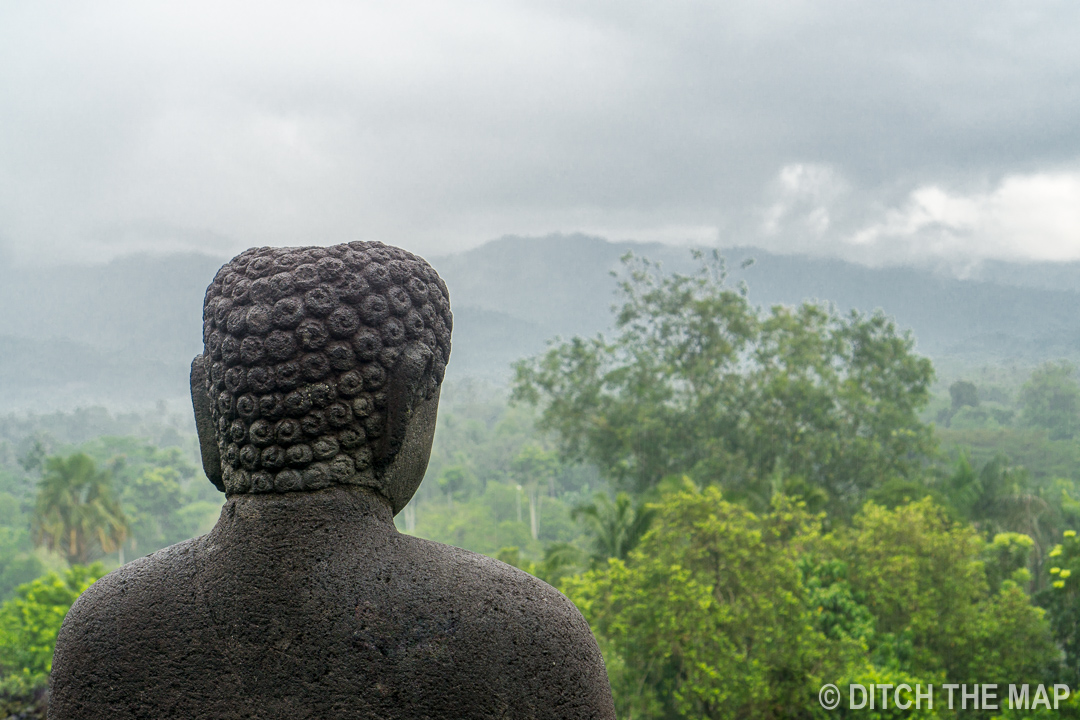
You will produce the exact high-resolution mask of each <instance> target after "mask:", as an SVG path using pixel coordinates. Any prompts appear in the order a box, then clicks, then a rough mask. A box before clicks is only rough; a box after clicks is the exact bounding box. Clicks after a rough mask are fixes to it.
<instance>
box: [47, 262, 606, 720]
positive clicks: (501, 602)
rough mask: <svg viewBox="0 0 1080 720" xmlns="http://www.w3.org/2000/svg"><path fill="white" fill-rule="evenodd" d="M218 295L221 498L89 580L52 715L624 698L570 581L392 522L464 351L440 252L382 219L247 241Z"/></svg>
mask: <svg viewBox="0 0 1080 720" xmlns="http://www.w3.org/2000/svg"><path fill="white" fill-rule="evenodd" d="M203 319H204V322H203V339H204V343H205V349H204V352H203V354H202V355H200V356H198V357H196V358H195V360H194V362H193V363H192V370H191V396H192V401H193V404H194V408H195V417H196V424H197V427H198V433H199V441H200V445H201V449H202V457H203V467H204V469H205V471H206V474H207V476H208V477H209V478H210V480H211V481H212V482H213V483H214V484H215V485H217V487H218V488H219V489H221V490H223V491H224V492H225V494H226V498H227V500H226V502H225V505H224V507H223V508H222V512H221V517H220V519H219V520H218V523H217V525H216V526H215V527H214V529H213V530H212V531H211V532H210V533H209V534H207V535H204V536H202V537H199V538H195V539H192V540H188V541H186V542H183V543H180V544H177V545H173V546H172V547H169V548H166V549H164V550H161V551H160V552H157V553H154V554H153V555H150V556H148V557H144V558H141V559H139V560H136V561H134V562H131V563H128V564H127V565H124V566H123V567H121V568H119V569H118V570H116V571H115V572H113V573H110V574H109V575H107V576H106V577H104V578H102V579H101V580H99V581H98V582H97V583H95V584H94V585H93V586H92V587H91V588H90V589H89V590H87V591H86V593H84V594H83V596H82V597H80V598H79V600H78V601H77V602H76V603H75V605H74V606H73V607H72V608H71V611H70V612H69V613H68V615H67V618H66V619H65V621H64V625H63V628H62V630H61V631H60V636H59V638H58V640H57V645H56V654H55V657H54V664H53V672H52V687H51V698H50V709H49V717H50V718H54V719H55V720H69V719H70V720H75V719H78V720H97V719H99V718H100V719H101V720H105V719H106V718H108V720H124V719H126V718H153V719H154V720H165V719H166V718H185V719H186V718H208V719H209V718H215V719H216V718H265V719H268V720H270V719H273V720H276V719H278V718H281V719H285V718H288V719H289V720H294V719H297V718H381V719H387V720H390V719H394V718H401V719H403V720H404V719H405V718H409V719H413V718H416V719H419V718H445V719H447V720H450V719H463V718H513V719H515V720H517V719H524V718H614V716H615V713H614V708H613V706H612V700H611V692H610V689H609V686H608V680H607V675H606V673H605V670H604V664H603V660H602V659H601V656H600V653H599V651H598V649H597V646H596V642H595V640H594V639H593V637H592V634H591V633H590V631H589V628H588V625H587V624H586V623H585V620H584V619H583V618H582V616H581V614H580V613H579V612H578V611H577V609H576V608H575V607H574V606H573V604H572V603H570V601H569V600H567V599H566V598H565V597H563V596H562V595H561V594H559V593H558V592H557V591H556V590H554V589H553V588H551V587H550V586H548V585H546V584H545V583H543V582H541V581H539V580H537V579H535V578H533V577H531V576H529V575H527V574H525V573H523V572H521V571H519V570H516V569H514V568H512V567H510V566H508V565H504V564H502V563H500V562H498V561H496V560H492V559H490V558H487V557H484V556H481V555H476V554H474V553H470V552H466V551H464V550H460V549H458V548H454V547H449V546H446V545H440V544H438V543H433V542H429V541H426V540H422V539H419V538H415V537H411V536H408V535H403V534H400V533H399V532H398V531H397V529H396V528H395V526H394V523H393V517H394V515H395V514H396V513H397V512H398V511H400V510H401V509H402V508H403V507H404V506H405V505H406V503H408V502H409V499H410V498H411V497H412V495H413V493H414V492H415V491H416V489H417V487H418V486H419V484H420V481H421V480H422V478H423V475H424V470H425V468H426V466H427V462H428V456H429V453H430V450H431V441H432V436H433V433H434V429H435V417H436V412H437V407H438V401H439V389H440V385H441V382H442V379H443V374H444V371H445V368H446V362H447V360H448V358H449V354H450V330H451V314H450V307H449V301H448V296H447V291H446V286H445V284H444V283H443V282H442V280H441V279H440V278H439V277H438V275H437V274H436V273H435V271H434V270H433V269H432V268H431V267H430V266H429V265H428V264H427V263H426V262H425V261H424V260H422V259H421V258H418V257H416V256H414V255H412V254H410V253H407V252H405V251H403V250H400V249H398V248H394V247H389V246H386V245H383V244H381V243H363V242H357V243H349V244H348V245H338V246H336V247H328V248H321V247H308V248H258V249H252V250H248V251H247V252H244V253H242V254H241V255H239V256H237V257H236V258H234V259H233V260H232V261H230V262H229V263H228V264H226V265H225V266H224V267H223V268H222V269H221V271H220V272H218V274H217V276H216V277H215V278H214V281H213V283H212V284H211V285H210V287H209V288H208V289H207V291H206V299H205V304H204V312H203Z"/></svg>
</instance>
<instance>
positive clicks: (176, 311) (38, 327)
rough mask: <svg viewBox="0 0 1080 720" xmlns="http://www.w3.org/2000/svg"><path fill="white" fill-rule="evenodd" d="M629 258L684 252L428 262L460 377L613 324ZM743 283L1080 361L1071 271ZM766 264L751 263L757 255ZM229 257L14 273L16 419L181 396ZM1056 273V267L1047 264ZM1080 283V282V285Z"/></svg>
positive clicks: (977, 358) (497, 247)
mask: <svg viewBox="0 0 1080 720" xmlns="http://www.w3.org/2000/svg"><path fill="white" fill-rule="evenodd" d="M627 252H634V253H636V254H638V255H642V256H646V257H650V258H652V259H653V260H655V261H658V262H661V263H662V264H663V266H664V267H665V268H667V269H670V270H679V271H687V270H688V269H690V268H691V267H692V261H691V258H690V253H689V251H688V250H687V249H686V248H674V247H670V246H664V245H658V244H634V243H610V242H607V241H604V240H602V239H600V238H595V237H587V236H580V235H568V236H561V235H556V236H550V237H545V238H514V237H507V238H503V239H501V240H496V241H493V242H490V243H487V244H485V245H482V246H480V247H479V248H476V249H474V250H470V251H468V252H465V253H461V254H457V255H450V256H444V257H432V258H429V259H430V260H431V261H432V263H433V264H434V265H435V266H436V268H437V269H438V270H439V272H440V273H441V274H442V275H443V277H444V278H445V280H446V282H447V284H448V286H449V287H450V292H451V301H452V305H453V309H454V314H455V318H456V322H455V329H454V355H453V359H452V361H451V363H450V365H449V370H448V372H449V373H450V377H452V378H458V379H463V378H467V377H478V376H480V377H486V378H488V379H493V380H498V381H505V380H506V379H508V378H509V370H508V368H509V367H510V364H511V363H512V362H513V361H515V360H517V359H519V358H521V357H524V356H526V355H530V354H533V353H536V352H539V351H540V350H542V349H543V348H544V344H545V342H546V341H547V340H548V339H550V338H552V337H555V336H561V337H564V338H565V337H571V336H573V335H585V336H590V335H593V334H595V333H596V332H599V331H602V330H605V329H607V328H610V326H611V315H610V312H609V310H610V307H611V304H612V302H614V296H613V290H614V284H613V283H612V280H611V277H610V275H609V273H610V272H611V271H614V270H617V269H618V267H619V258H620V257H621V256H622V255H624V254H625V253H627ZM725 254H726V255H727V256H728V258H729V259H730V261H731V280H732V282H733V283H738V282H739V281H742V280H745V281H746V282H747V283H748V284H749V286H750V287H751V288H752V289H753V301H754V302H755V303H756V304H759V305H762V306H765V307H768V306H770V305H772V304H775V303H785V304H796V303H799V302H801V301H803V300H805V299H818V300H821V301H823V302H830V303H834V304H835V305H836V306H837V308H838V309H839V310H841V311H846V310H848V309H851V308H858V309H860V310H863V311H871V310H874V309H879V308H880V309H882V310H883V311H884V312H885V313H886V314H887V315H889V316H890V317H892V318H894V320H895V321H896V323H897V325H898V326H899V327H901V328H903V329H910V330H912V331H913V332H914V334H915V336H916V338H917V343H918V344H917V349H918V351H919V352H920V353H922V354H924V355H928V356H930V357H932V358H934V359H935V360H937V361H939V364H943V366H945V367H948V368H949V372H950V374H951V373H952V368H953V367H955V366H959V367H966V366H979V365H980V364H986V363H991V364H995V365H999V364H1005V365H1010V364H1019V365H1020V366H1023V367H1028V368H1029V367H1031V366H1033V365H1035V364H1038V363H1039V362H1041V361H1043V360H1047V359H1053V358H1058V357H1076V356H1077V355H1078V354H1080V330H1078V329H1077V328H1076V327H1075V323H1074V322H1073V318H1075V317H1076V315H1077V314H1078V312H1080V293H1078V292H1076V291H1074V290H1073V289H1069V288H1072V287H1073V286H1071V285H1070V284H1069V283H1070V278H1072V277H1073V275H1072V274H1070V272H1071V271H1070V270H1069V269H1068V267H1065V269H1062V268H1060V267H1056V266H1055V267H1056V270H1054V271H1049V270H1046V271H1039V270H1038V269H1037V268H1035V269H1033V268H1030V267H1027V266H1023V265H1007V264H1002V263H998V264H993V265H987V266H986V268H985V269H984V273H983V274H984V275H985V276H986V277H987V278H988V279H987V280H986V281H980V280H957V279H955V278H953V277H951V276H949V275H946V274H943V273H941V272H936V271H933V270H930V269H914V268H880V269H874V268H867V267H864V266H860V265H855V264H852V263H846V262H842V261H839V260H830V259H822V258H812V257H800V256H785V255H773V254H770V253H768V252H765V251H763V250H760V249H754V248H732V249H729V250H726V251H725ZM747 259H753V260H754V263H753V264H752V265H750V266H749V267H746V268H742V267H741V265H742V263H743V261H744V260H747ZM223 261H224V258H212V257H207V256H201V255H172V256H154V257H151V256H135V257H128V258H121V259H119V260H115V261H113V262H110V263H108V264H104V265H99V266H62V265H61V266H53V267H40V268H12V267H9V266H4V267H0V307H2V308H4V312H3V313H2V315H0V403H2V404H3V406H5V407H8V408H17V409H41V408H43V407H44V408H49V409H72V408H74V407H77V406H79V405H86V404H104V405H108V406H117V405H119V406H125V407H130V406H136V407H147V406H148V405H150V404H152V403H153V402H155V401H157V400H158V399H168V400H174V399H175V400H179V399H182V398H183V397H184V396H185V394H186V392H187V390H186V384H185V383H186V368H187V367H188V364H189V363H190V361H191V358H192V356H194V355H195V354H196V353H197V352H199V351H200V350H201V345H200V343H201V335H200V332H201V330H200V328H201V325H200V312H201V306H202V296H203V293H204V291H205V289H206V286H207V284H208V283H209V281H210V280H211V279H212V278H213V275H214V273H215V272H216V270H217V268H218V266H219V265H220V264H221V263H222V262H223ZM1044 270H1045V269H1044ZM1075 287H1078V288H1080V285H1077V286H1075Z"/></svg>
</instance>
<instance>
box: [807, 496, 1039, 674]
mask: <svg viewBox="0 0 1080 720" xmlns="http://www.w3.org/2000/svg"><path fill="white" fill-rule="evenodd" d="M826 544H827V545H829V546H831V547H832V550H831V553H832V554H833V556H834V557H837V558H839V559H842V560H844V562H845V563H846V564H847V567H848V569H849V578H850V582H851V586H852V589H853V591H854V592H855V593H856V594H857V595H858V596H859V597H861V598H864V599H865V603H866V606H867V608H868V609H869V610H870V612H871V613H872V614H873V616H874V618H875V635H874V639H873V641H872V642H871V651H872V653H873V654H874V656H875V658H876V663H875V664H878V665H879V666H885V665H893V666H895V667H897V668H898V669H900V670H903V671H906V672H912V673H915V674H917V675H920V676H933V675H935V674H943V675H944V676H945V677H947V678H948V679H949V681H951V682H967V683H974V682H1006V683H1008V682H1019V681H1020V680H1017V678H1033V679H1037V678H1045V677H1047V676H1048V673H1050V671H1051V669H1052V667H1053V665H1054V663H1055V661H1056V657H1057V650H1056V649H1055V648H1054V646H1053V642H1052V639H1051V636H1050V629H1049V626H1048V625H1047V622H1046V620H1045V618H1044V617H1043V611H1042V610H1040V609H1039V608H1036V607H1033V606H1032V605H1031V603H1030V601H1029V599H1028V597H1027V595H1026V594H1025V593H1024V591H1023V590H1022V589H1021V588H1020V587H1019V586H1018V585H1017V583H1016V582H1015V581H1013V580H1012V579H1008V580H1004V581H1003V582H1002V583H1001V586H1000V589H999V590H998V591H997V592H991V591H990V587H989V585H988V582H987V575H986V568H985V564H984V560H985V558H986V556H987V553H986V543H985V542H984V541H983V540H982V538H981V537H980V536H979V533H978V532H977V531H976V529H975V528H973V527H971V526H970V525H963V524H959V523H955V522H953V521H952V520H950V519H949V517H948V515H947V514H946V513H945V512H944V511H943V510H942V509H941V508H940V507H939V506H937V505H936V504H935V503H934V501H933V500H932V499H930V498H924V499H922V500H919V501H917V502H912V503H910V504H908V505H904V506H900V507H897V508H896V509H894V510H887V509H886V508H883V507H881V506H879V505H875V504H874V503H867V505H866V506H865V507H864V508H863V509H862V510H861V511H860V512H859V514H858V515H857V516H856V518H855V521H854V524H853V526H852V527H850V528H843V529H840V530H837V531H835V532H834V533H833V534H832V535H830V536H829V538H828V539H827V543H826ZM991 554H993V551H991Z"/></svg>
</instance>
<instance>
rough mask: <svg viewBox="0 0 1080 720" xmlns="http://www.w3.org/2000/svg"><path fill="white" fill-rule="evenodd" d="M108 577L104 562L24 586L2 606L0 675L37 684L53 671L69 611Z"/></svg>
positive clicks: (45, 577)
mask: <svg viewBox="0 0 1080 720" xmlns="http://www.w3.org/2000/svg"><path fill="white" fill-rule="evenodd" d="M104 574H105V568H104V567H103V566H102V565H101V563H94V564H93V565H91V566H89V567H85V566H82V565H75V566H73V567H71V568H70V569H68V570H66V571H65V572H64V573H63V575H59V574H57V573H54V572H50V573H48V574H47V575H45V576H43V577H40V578H38V579H36V580H34V581H33V582H30V583H27V584H25V585H20V586H19V588H18V590H17V591H16V596H15V597H14V598H12V599H11V600H8V601H7V602H5V603H4V604H3V605H2V606H0V672H2V674H3V675H4V676H11V675H21V676H24V677H25V678H30V679H31V681H37V680H39V679H42V678H44V677H45V676H46V675H47V674H48V673H49V672H50V671H51V670H52V656H53V649H54V647H55V646H56V635H57V633H58V632H60V624H61V623H62V622H63V621H64V616H65V615H67V611H68V608H70V607H71V604H72V603H73V602H75V599H76V598H78V597H79V595H81V594H82V593H83V591H85V590H86V588H88V587H90V586H91V585H92V584H93V583H94V582H95V581H96V580H97V579H98V578H100V577H101V576H103V575H104Z"/></svg>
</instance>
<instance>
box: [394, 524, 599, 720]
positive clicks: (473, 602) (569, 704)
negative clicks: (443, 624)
mask: <svg viewBox="0 0 1080 720" xmlns="http://www.w3.org/2000/svg"><path fill="white" fill-rule="evenodd" d="M402 544H403V545H405V546H407V547H408V548H409V550H408V553H407V555H408V556H410V558H412V559H414V562H415V564H413V565H412V567H413V569H414V570H413V571H414V572H422V571H426V572H427V573H429V574H428V575H427V577H426V580H425V582H424V583H423V584H422V587H423V591H424V592H427V593H430V596H431V601H432V602H433V603H438V602H440V601H441V602H442V603H445V604H447V605H450V606H452V607H453V608H454V609H455V616H456V617H457V618H459V622H460V627H459V630H460V633H461V635H462V638H461V640H462V645H463V646H464V647H466V648H470V649H474V650H475V652H474V653H473V654H472V655H471V657H473V658H475V662H476V663H478V664H479V663H484V664H486V665H487V667H488V668H489V670H490V671H491V672H492V673H498V674H499V675H500V676H501V677H506V678H515V679H514V680H513V682H517V683H521V684H522V687H527V688H528V693H527V694H529V696H530V698H531V702H532V701H535V702H536V703H537V704H536V705H535V706H534V710H535V711H536V717H566V718H576V717H595V718H610V717H614V709H613V708H612V706H611V691H610V686H609V685H608V678H607V673H606V670H605V668H604V660H603V658H602V656H601V655H600V650H599V648H598V647H597V644H596V640H595V638H594V637H593V635H592V632H591V631H590V630H589V625H588V623H587V622H586V620H585V618H584V617H583V616H582V615H581V613H580V612H579V611H578V609H577V608H576V607H575V606H574V604H573V603H572V602H571V601H570V600H569V599H568V598H567V597H566V596H565V595H563V594H562V593H560V592H559V591H558V590H556V589H555V588H553V587H552V586H550V585H548V584H547V583H545V582H543V581H542V580H539V579H538V578H535V577H533V576H532V575H529V574H528V573H525V572H523V571H521V570H519V569H517V568H515V567H511V566H510V565H507V564H505V563H502V562H499V561H498V560H495V559H492V558H490V557H486V556H484V555H478V554H476V553H472V552H468V551H466V550H461V549H460V548H456V547H451V546H447V545H442V544H439V543H434V542H430V541H427V540H421V539H419V538H410V537H407V536H403V540H402ZM403 569H404V568H403ZM545 704H546V709H545V710H543V711H540V710H539V709H538V708H544V707H545ZM530 712H532V711H530Z"/></svg>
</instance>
